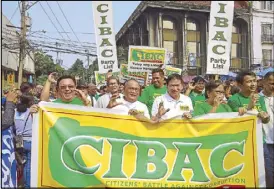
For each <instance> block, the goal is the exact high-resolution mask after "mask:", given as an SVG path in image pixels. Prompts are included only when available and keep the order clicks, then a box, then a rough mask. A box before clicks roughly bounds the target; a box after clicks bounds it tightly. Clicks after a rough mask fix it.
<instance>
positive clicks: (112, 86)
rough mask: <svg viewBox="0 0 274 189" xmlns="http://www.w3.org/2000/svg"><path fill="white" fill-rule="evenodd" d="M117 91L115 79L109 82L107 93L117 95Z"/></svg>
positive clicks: (117, 86)
mask: <svg viewBox="0 0 274 189" xmlns="http://www.w3.org/2000/svg"><path fill="white" fill-rule="evenodd" d="M118 89H119V84H118V82H117V80H116V79H111V80H109V83H108V86H107V91H108V92H110V93H111V94H113V93H117V92H118Z"/></svg>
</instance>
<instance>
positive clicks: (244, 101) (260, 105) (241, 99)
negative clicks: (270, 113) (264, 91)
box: [228, 93, 266, 112]
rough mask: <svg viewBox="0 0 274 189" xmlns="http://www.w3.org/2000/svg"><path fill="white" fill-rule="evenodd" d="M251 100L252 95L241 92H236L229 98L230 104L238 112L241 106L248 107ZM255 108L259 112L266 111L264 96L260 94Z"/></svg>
mask: <svg viewBox="0 0 274 189" xmlns="http://www.w3.org/2000/svg"><path fill="white" fill-rule="evenodd" d="M249 102H250V97H245V96H243V95H242V94H241V93H236V94H234V95H233V96H231V97H230V98H229V100H228V105H229V106H230V107H231V109H232V110H233V112H238V110H239V108H240V107H244V108H247V107H248V104H249ZM254 109H256V110H257V111H258V112H261V111H264V112H266V106H265V102H264V97H262V96H260V97H259V100H258V102H257V103H256V104H255V106H254Z"/></svg>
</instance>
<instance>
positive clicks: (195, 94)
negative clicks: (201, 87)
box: [191, 91, 204, 97]
mask: <svg viewBox="0 0 274 189" xmlns="http://www.w3.org/2000/svg"><path fill="white" fill-rule="evenodd" d="M191 93H192V94H193V96H195V97H196V96H203V95H204V93H203V92H202V93H201V94H199V93H195V92H194V91H192V92H191Z"/></svg>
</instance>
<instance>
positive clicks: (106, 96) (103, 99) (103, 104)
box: [94, 93, 123, 108]
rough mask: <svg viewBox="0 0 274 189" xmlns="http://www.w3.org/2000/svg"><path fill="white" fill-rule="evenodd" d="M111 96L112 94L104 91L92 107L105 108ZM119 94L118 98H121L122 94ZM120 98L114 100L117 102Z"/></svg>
mask: <svg viewBox="0 0 274 189" xmlns="http://www.w3.org/2000/svg"><path fill="white" fill-rule="evenodd" d="M111 96H112V94H111V93H106V94H104V95H103V96H100V97H99V98H98V100H97V102H96V104H95V106H94V107H95V108H107V106H108V103H109V101H110V98H111ZM119 96H120V99H121V98H123V95H122V94H119ZM120 99H117V100H116V101H117V102H119V101H120Z"/></svg>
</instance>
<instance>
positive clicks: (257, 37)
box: [252, 1, 274, 64]
mask: <svg viewBox="0 0 274 189" xmlns="http://www.w3.org/2000/svg"><path fill="white" fill-rule="evenodd" d="M252 19H253V23H252V26H253V28H252V29H253V36H252V38H253V53H254V57H253V58H254V64H261V63H262V60H263V54H262V49H272V54H273V53H274V44H273V43H272V44H271V43H268V44H266V43H264V44H262V41H261V36H262V31H261V25H262V24H263V23H268V24H272V35H274V11H268V10H261V2H260V1H253V15H252ZM272 58H274V56H273V55H272Z"/></svg>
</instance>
